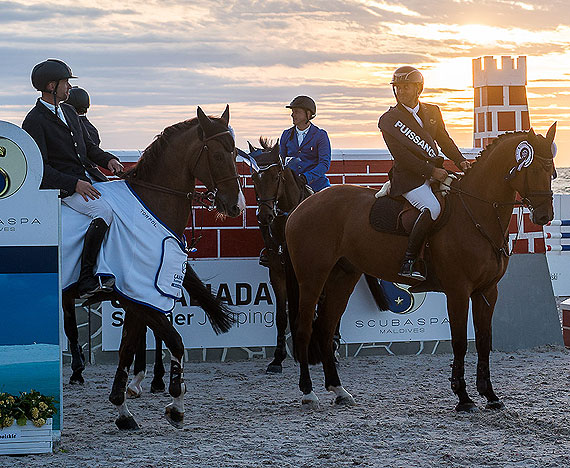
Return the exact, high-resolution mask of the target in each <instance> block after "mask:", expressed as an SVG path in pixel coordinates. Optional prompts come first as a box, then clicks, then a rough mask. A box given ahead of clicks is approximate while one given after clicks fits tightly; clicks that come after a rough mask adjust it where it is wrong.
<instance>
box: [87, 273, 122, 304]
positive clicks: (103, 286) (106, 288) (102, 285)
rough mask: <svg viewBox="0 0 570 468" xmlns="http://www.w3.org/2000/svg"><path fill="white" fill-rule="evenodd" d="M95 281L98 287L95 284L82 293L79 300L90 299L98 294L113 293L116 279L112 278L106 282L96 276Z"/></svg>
mask: <svg viewBox="0 0 570 468" xmlns="http://www.w3.org/2000/svg"><path fill="white" fill-rule="evenodd" d="M93 280H94V281H95V282H96V283H97V284H96V285H95V284H94V285H93V286H91V287H90V288H88V289H87V290H86V291H83V292H82V293H80V295H79V299H89V298H90V297H91V296H94V295H95V294H97V293H100V292H106V293H108V292H112V291H113V286H114V285H115V278H113V277H112V276H111V277H107V278H105V280H104V281H103V279H102V278H101V277H100V276H95V277H94V278H93Z"/></svg>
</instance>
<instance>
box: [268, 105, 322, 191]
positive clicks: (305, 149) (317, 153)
mask: <svg viewBox="0 0 570 468" xmlns="http://www.w3.org/2000/svg"><path fill="white" fill-rule="evenodd" d="M285 107H288V108H290V109H291V118H292V119H293V127H291V128H288V129H287V130H285V131H283V133H282V134H281V138H280V139H279V151H280V152H281V157H282V158H283V161H284V162H285V165H286V166H287V167H289V168H290V169H291V170H292V171H293V172H294V173H295V174H297V175H298V176H299V177H301V179H303V180H304V182H306V183H307V185H309V186H310V187H311V188H312V189H313V190H314V191H315V192H318V191H319V190H322V189H324V188H326V187H330V185H331V183H330V182H329V179H328V178H327V176H326V175H325V174H326V172H327V171H328V170H329V168H330V165H331V143H330V141H329V136H328V135H327V132H326V131H324V130H323V129H321V128H319V127H317V126H316V125H314V124H312V123H311V119H313V118H314V117H315V116H316V115H317V105H316V104H315V101H313V99H311V98H310V97H309V96H297V97H296V98H295V99H293V100H292V101H291V103H290V104H289V105H288V106H285Z"/></svg>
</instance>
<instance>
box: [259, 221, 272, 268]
mask: <svg viewBox="0 0 570 468" xmlns="http://www.w3.org/2000/svg"><path fill="white" fill-rule="evenodd" d="M259 229H260V231H261V237H262V238H263V243H264V244H265V247H264V248H263V249H261V252H260V253H259V264H260V265H261V266H264V267H267V268H269V257H268V256H267V249H270V248H271V245H272V243H271V234H270V233H269V226H267V225H265V224H260V225H259Z"/></svg>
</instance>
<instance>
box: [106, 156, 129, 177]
mask: <svg viewBox="0 0 570 468" xmlns="http://www.w3.org/2000/svg"><path fill="white" fill-rule="evenodd" d="M107 168H108V169H109V170H110V171H111V172H112V173H113V174H115V175H117V174H120V173H121V172H123V170H124V169H125V167H124V166H123V165H122V164H121V162H120V161H119V160H118V159H111V160H110V161H109V162H108V164H107Z"/></svg>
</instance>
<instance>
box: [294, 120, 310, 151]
mask: <svg viewBox="0 0 570 468" xmlns="http://www.w3.org/2000/svg"><path fill="white" fill-rule="evenodd" d="M311 125H313V124H311ZM311 125H309V126H308V127H307V128H306V129H305V130H299V129H298V128H297V127H295V131H296V132H297V143H298V144H299V146H301V143H303V140H304V139H305V136H306V135H307V133H309V129H310V128H311Z"/></svg>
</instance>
